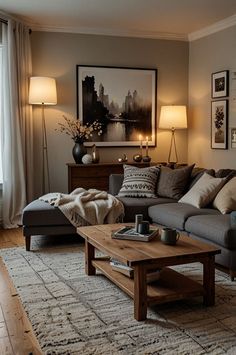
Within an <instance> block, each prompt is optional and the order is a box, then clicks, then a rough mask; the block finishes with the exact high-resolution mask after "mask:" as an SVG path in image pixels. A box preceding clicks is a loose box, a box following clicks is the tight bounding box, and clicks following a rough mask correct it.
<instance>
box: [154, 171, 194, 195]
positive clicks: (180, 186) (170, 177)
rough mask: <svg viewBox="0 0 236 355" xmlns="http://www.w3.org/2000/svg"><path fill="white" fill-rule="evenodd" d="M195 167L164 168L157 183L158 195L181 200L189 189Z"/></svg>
mask: <svg viewBox="0 0 236 355" xmlns="http://www.w3.org/2000/svg"><path fill="white" fill-rule="evenodd" d="M193 167H194V165H191V166H186V167H184V168H179V169H170V168H168V167H165V166H162V167H161V171H160V176H159V179H158V182H157V195H158V196H160V197H168V198H173V199H176V200H178V199H180V198H181V197H182V196H183V194H184V193H185V191H186V189H187V186H188V184H189V181H190V175H191V172H192V169H193Z"/></svg>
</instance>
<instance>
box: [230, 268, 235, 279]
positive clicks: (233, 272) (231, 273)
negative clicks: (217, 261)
mask: <svg viewBox="0 0 236 355" xmlns="http://www.w3.org/2000/svg"><path fill="white" fill-rule="evenodd" d="M229 275H230V280H231V281H234V278H235V276H236V271H233V270H229Z"/></svg>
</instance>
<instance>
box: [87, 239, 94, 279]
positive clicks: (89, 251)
mask: <svg viewBox="0 0 236 355" xmlns="http://www.w3.org/2000/svg"><path fill="white" fill-rule="evenodd" d="M94 257H95V248H94V246H93V245H92V244H90V243H89V242H88V241H87V239H86V240H85V272H86V274H87V275H95V274H96V268H95V267H94V266H93V265H92V260H93V259H94Z"/></svg>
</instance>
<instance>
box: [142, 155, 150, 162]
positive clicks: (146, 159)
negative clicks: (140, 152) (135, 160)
mask: <svg viewBox="0 0 236 355" xmlns="http://www.w3.org/2000/svg"><path fill="white" fill-rule="evenodd" d="M151 159H152V158H151V157H149V156H148V155H144V157H143V162H144V163H149V162H150V161H151Z"/></svg>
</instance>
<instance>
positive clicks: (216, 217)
mask: <svg viewBox="0 0 236 355" xmlns="http://www.w3.org/2000/svg"><path fill="white" fill-rule="evenodd" d="M197 170H198V173H196V171H197ZM203 172H204V170H203V169H193V171H192V174H191V176H190V180H189V185H188V188H189V187H192V186H193V184H194V182H195V181H194V180H196V181H197V180H198V178H199V176H197V175H201V174H202V173H203ZM207 172H208V173H209V174H212V175H213V174H214V175H215V176H216V177H226V176H229V174H231V175H232V174H233V175H235V171H234V170H230V169H222V170H219V171H218V172H216V173H215V172H214V171H213V170H210V171H209V170H208V171H207ZM123 178H124V176H123V175H111V176H110V193H112V194H113V195H118V193H119V190H120V188H121V186H122V182H123ZM117 197H118V198H119V199H120V200H121V201H122V202H123V204H124V207H125V221H126V222H133V221H134V217H135V214H136V213H142V214H143V216H144V218H145V219H149V220H150V221H151V222H152V223H154V224H156V225H158V226H161V227H162V226H167V227H171V228H175V229H177V230H179V231H181V232H183V233H185V234H187V235H188V236H189V237H191V238H194V239H198V240H201V241H205V242H207V243H211V244H213V245H215V246H216V247H218V248H220V249H221V254H219V255H216V263H217V264H219V265H221V266H223V267H226V268H227V269H229V271H230V275H231V279H232V280H233V279H234V277H235V276H236V226H233V225H232V223H231V216H230V213H229V214H222V213H221V212H220V211H219V210H217V209H215V208H213V207H212V206H211V205H209V206H207V207H205V208H197V207H194V206H192V205H190V204H187V203H179V202H178V200H176V199H173V198H166V197H156V198H135V197H119V196H117Z"/></svg>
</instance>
